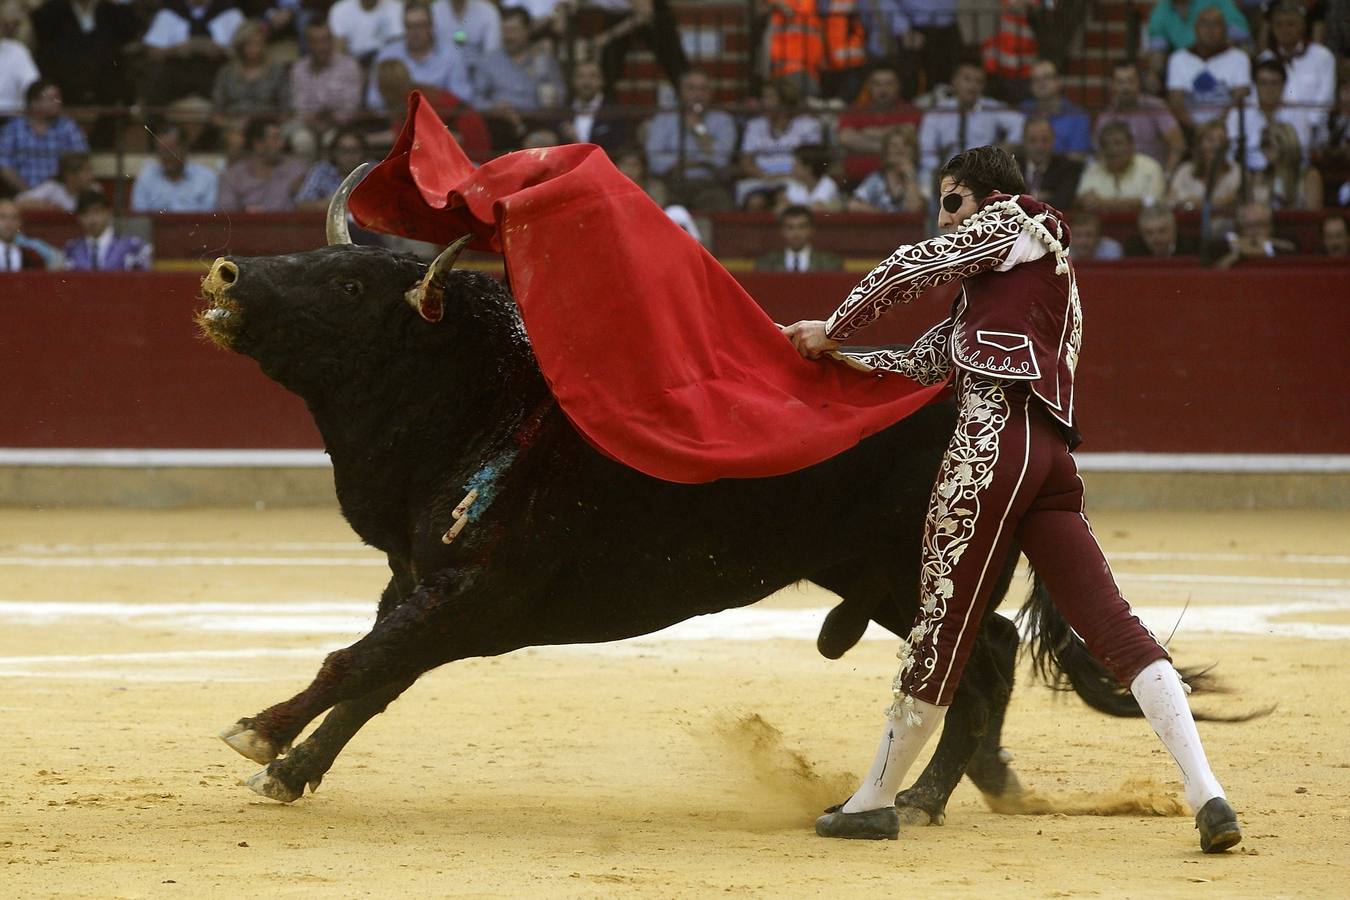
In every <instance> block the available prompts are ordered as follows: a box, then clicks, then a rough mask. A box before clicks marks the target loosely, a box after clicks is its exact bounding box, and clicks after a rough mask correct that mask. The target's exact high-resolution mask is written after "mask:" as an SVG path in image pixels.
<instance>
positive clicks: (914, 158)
mask: <svg viewBox="0 0 1350 900" xmlns="http://www.w3.org/2000/svg"><path fill="white" fill-rule="evenodd" d="M918 158H919V138H918V136H917V135H916V134H915V131H914V126H913V125H898V126H896V127H895V128H892V129H891V130H890V131H889V132H887V134H886V137H885V139H884V140H883V141H882V143H881V168H880V169H878V170H877V171H875V172H873V173H872V174H871V175H868V176H867V177H866V178H864V179H863V180H862V182H861V183H860V184H859V185H858V186H857V188H855V189H854V191H853V196H851V197H849V199H848V210H849V212H879V213H902V212H908V213H916V212H923V210H924V209H925V207H926V206H927V204H928V186H927V185H926V184H924V183H923V182H922V181H920V180H919V166H918Z"/></svg>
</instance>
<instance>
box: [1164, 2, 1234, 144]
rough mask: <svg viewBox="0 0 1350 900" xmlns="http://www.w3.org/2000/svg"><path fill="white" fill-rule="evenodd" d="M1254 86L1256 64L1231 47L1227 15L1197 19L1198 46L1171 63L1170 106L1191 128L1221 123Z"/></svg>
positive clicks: (1207, 13) (1212, 13)
mask: <svg viewBox="0 0 1350 900" xmlns="http://www.w3.org/2000/svg"><path fill="white" fill-rule="evenodd" d="M1251 84H1252V61H1251V59H1250V58H1249V57H1248V56H1247V54H1246V53H1244V52H1242V51H1241V50H1239V49H1238V48H1237V47H1234V46H1232V45H1230V44H1229V43H1228V32H1227V29H1226V26H1225V25H1224V18H1223V13H1222V12H1221V11H1220V10H1219V9H1217V8H1215V7H1212V6H1211V7H1209V8H1207V9H1203V10H1201V11H1200V13H1199V14H1198V15H1197V16H1196V17H1195V43H1194V44H1192V45H1191V46H1190V47H1188V48H1186V49H1184V50H1177V51H1176V52H1174V53H1173V54H1172V55H1171V56H1170V57H1168V59H1167V102H1168V105H1170V106H1171V108H1172V113H1173V115H1175V116H1176V117H1177V119H1178V121H1180V122H1181V123H1182V125H1185V126H1188V127H1194V126H1196V125H1203V124H1204V123H1205V122H1209V121H1211V120H1213V119H1219V118H1222V117H1223V116H1224V114H1225V113H1226V112H1227V111H1228V107H1229V106H1231V105H1232V104H1234V103H1237V102H1241V100H1242V98H1244V97H1245V96H1246V95H1247V93H1248V91H1249V90H1250V88H1251Z"/></svg>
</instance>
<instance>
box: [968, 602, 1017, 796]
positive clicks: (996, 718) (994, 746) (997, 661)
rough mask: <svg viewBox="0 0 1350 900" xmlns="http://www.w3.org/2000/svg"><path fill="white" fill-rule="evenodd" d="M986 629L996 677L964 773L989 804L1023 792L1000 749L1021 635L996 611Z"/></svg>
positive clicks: (1008, 758) (1001, 748) (990, 687)
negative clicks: (982, 728) (978, 737)
mask: <svg viewBox="0 0 1350 900" xmlns="http://www.w3.org/2000/svg"><path fill="white" fill-rule="evenodd" d="M985 633H986V634H987V635H988V637H989V650H990V653H991V655H992V661H993V664H994V666H995V667H996V668H997V670H998V675H999V677H998V678H997V679H995V680H993V681H992V683H991V684H990V686H989V689H988V691H987V699H988V702H989V707H990V708H989V724H988V725H987V726H986V728H985V732H984V739H983V740H981V741H980V746H979V747H977V748H976V750H975V755H974V756H973V757H971V760H970V765H969V766H967V767H966V775H968V776H969V777H970V780H971V781H972V782H974V784H975V786H976V787H977V788H979V789H980V793H982V794H984V796H985V800H986V801H989V802H991V805H992V804H993V801H995V800H997V799H999V798H1007V797H1011V796H1015V795H1017V794H1020V793H1022V783H1021V782H1020V781H1018V780H1017V773H1016V772H1014V771H1013V770H1012V767H1011V766H1009V765H1008V762H1009V760H1010V759H1011V757H1010V756H1009V754H1008V752H1007V751H1006V750H1004V749H1003V722H1004V720H1005V719H1006V717H1007V714H1008V703H1009V701H1011V700H1012V689H1013V678H1014V676H1015V675H1016V672H1017V648H1018V645H1019V643H1020V638H1019V637H1018V634H1017V626H1016V625H1015V624H1013V622H1012V621H1010V620H1008V619H1005V618H1003V617H1002V616H997V615H996V616H990V618H989V620H988V622H987V623H986V629H985Z"/></svg>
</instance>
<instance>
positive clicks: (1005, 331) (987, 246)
mask: <svg viewBox="0 0 1350 900" xmlns="http://www.w3.org/2000/svg"><path fill="white" fill-rule="evenodd" d="M1068 244H1069V227H1068V225H1067V224H1066V223H1065V222H1064V219H1063V216H1062V214H1061V213H1060V212H1059V211H1058V210H1056V209H1055V208H1054V207H1051V206H1047V205H1046V204H1044V203H1041V202H1040V201H1039V200H1036V199H1034V198H1032V197H1028V196H1017V197H1009V196H1008V195H1006V194H995V195H993V196H991V197H990V198H988V199H987V200H986V201H985V202H984V203H983V204H982V205H981V206H980V208H979V210H978V211H976V212H975V214H974V215H972V216H971V217H970V218H969V219H967V220H966V222H965V223H964V224H962V225H961V227H960V228H958V229H957V230H956V231H954V232H952V233H951V234H948V235H943V236H941V237H936V238H932V239H930V240H926V241H920V242H919V243H917V244H906V245H905V246H903V247H901V248H900V249H898V250H896V251H895V253H893V254H891V256H890V257H889V258H887V259H886V260H885V261H883V262H882V263H881V264H880V265H879V266H877V267H876V268H875V269H873V270H872V271H871V272H870V273H869V274H868V275H867V277H866V278H864V279H863V280H862V281H861V282H859V283H858V286H857V287H855V288H854V289H853V290H852V291H851V292H850V293H849V295H848V297H847V298H845V300H844V302H843V304H841V305H840V307H839V309H837V310H835V312H834V315H832V316H830V319H829V321H828V322H826V327H825V332H826V334H827V335H828V336H829V337H830V338H832V339H833V340H836V341H842V340H845V339H846V338H847V337H848V336H849V335H851V334H852V333H853V332H855V331H857V330H858V329H859V328H862V327H863V326H865V325H868V324H870V323H872V322H874V321H876V319H877V318H878V317H879V316H881V315H882V313H884V312H886V310H888V309H889V308H890V307H891V306H893V305H894V304H895V303H897V302H901V303H907V302H909V301H910V300H913V299H915V298H916V297H918V296H919V295H920V294H922V293H923V292H924V291H926V290H928V289H929V288H932V287H936V286H937V285H940V284H946V283H947V282H949V281H953V280H955V279H957V278H961V279H964V282H963V284H962V286H961V293H960V295H959V296H958V297H957V300H956V304H955V306H954V307H953V310H952V315H951V317H950V318H948V319H946V320H944V321H943V322H941V323H939V324H938V325H936V326H935V327H933V328H932V329H930V330H929V331H928V333H927V334H925V335H924V336H923V337H921V338H920V339H919V340H918V341H917V342H916V343H915V344H914V346H913V347H911V348H909V349H908V350H903V351H897V350H881V351H876V352H871V353H846V354H840V356H843V357H846V359H845V361H847V362H849V363H850V364H852V365H855V366H858V367H865V368H872V369H881V370H887V371H894V372H900V373H902V374H904V375H906V376H908V377H910V378H913V379H915V380H916V381H919V382H921V383H924V384H932V383H935V382H937V381H941V380H942V379H943V378H945V377H946V376H947V374H948V372H949V370H950V368H951V365H952V364H953V363H955V364H956V366H957V367H959V368H962V369H965V370H966V371H969V372H974V373H977V374H980V375H988V376H991V377H993V378H1002V379H1007V380H1010V381H1025V382H1028V383H1029V386H1030V388H1031V390H1032V392H1033V393H1035V395H1036V396H1037V397H1038V398H1039V399H1040V400H1041V402H1042V403H1044V404H1045V407H1046V409H1047V410H1048V411H1049V412H1050V414H1051V415H1053V416H1054V417H1055V418H1056V419H1057V420H1059V421H1060V422H1061V423H1063V424H1064V425H1065V426H1066V427H1068V428H1070V429H1072V428H1073V424H1074V421H1073V420H1074V413H1073V373H1074V369H1075V367H1076V366H1077V365H1078V350H1079V345H1080V344H1081V342H1082V336H1083V316H1082V311H1081V309H1080V308H1079V305H1078V285H1077V282H1076V280H1075V278H1074V273H1073V267H1072V266H1071V265H1070V263H1069V258H1068Z"/></svg>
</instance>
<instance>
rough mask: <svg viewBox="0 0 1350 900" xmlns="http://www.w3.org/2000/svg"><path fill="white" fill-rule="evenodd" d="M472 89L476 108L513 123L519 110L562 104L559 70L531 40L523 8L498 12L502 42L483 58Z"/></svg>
mask: <svg viewBox="0 0 1350 900" xmlns="http://www.w3.org/2000/svg"><path fill="white" fill-rule="evenodd" d="M474 92H475V94H476V96H477V100H476V101H475V102H476V105H477V106H478V108H479V109H483V110H491V111H492V112H493V113H494V114H495V115H497V116H501V117H504V118H505V119H507V120H508V121H514V122H517V123H519V122H520V121H521V114H522V113H526V114H528V113H531V112H534V111H536V110H540V109H556V108H557V107H559V106H561V105H562V101H563V96H564V95H563V80H562V70H560V69H559V68H558V61H557V60H556V59H555V58H554V56H553V54H552V52H550V51H549V49H548V47H547V46H546V45H544V44H535V43H531V40H530V14H529V13H527V12H526V11H525V10H523V9H517V8H512V9H507V10H506V11H505V12H504V13H502V45H501V47H500V48H498V49H497V50H493V51H491V52H490V53H488V54H486V55H485V56H484V57H483V61H482V64H481V65H480V66H479V67H478V70H477V72H476V73H475V81H474Z"/></svg>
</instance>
